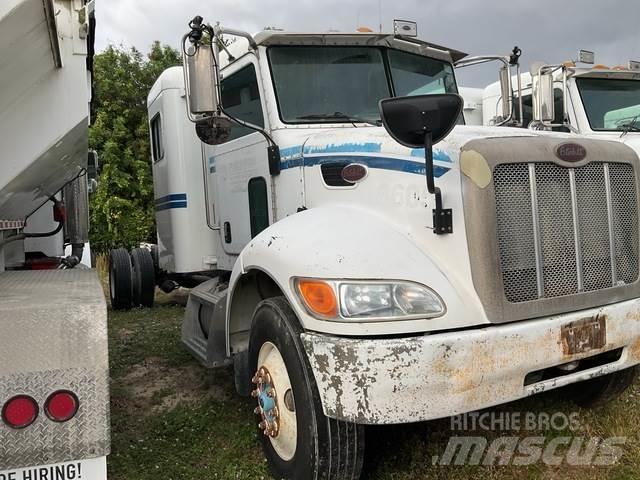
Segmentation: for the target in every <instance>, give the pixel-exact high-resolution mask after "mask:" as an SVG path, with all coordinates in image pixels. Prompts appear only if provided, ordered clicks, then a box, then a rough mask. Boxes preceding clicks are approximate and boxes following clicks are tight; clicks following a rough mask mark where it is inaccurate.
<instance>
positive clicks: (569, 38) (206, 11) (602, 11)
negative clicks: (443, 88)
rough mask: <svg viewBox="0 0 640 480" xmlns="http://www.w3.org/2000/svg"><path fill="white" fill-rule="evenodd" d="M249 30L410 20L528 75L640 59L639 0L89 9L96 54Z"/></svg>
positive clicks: (141, 1)
mask: <svg viewBox="0 0 640 480" xmlns="http://www.w3.org/2000/svg"><path fill="white" fill-rule="evenodd" d="M195 15H202V16H203V17H204V18H205V19H206V20H207V21H209V22H215V21H220V22H221V23H222V24H223V25H226V26H229V27H233V28H238V29H243V30H247V31H249V32H257V31H259V30H261V29H262V28H264V27H266V26H272V27H279V28H284V29H286V30H290V31H327V30H331V29H335V30H342V31H353V30H355V28H356V27H358V26H361V25H367V26H369V27H371V28H374V29H377V28H378V25H379V23H380V20H382V24H383V26H384V29H385V30H387V31H389V30H391V27H392V22H393V19H394V18H404V19H410V20H414V21H416V22H418V31H419V36H420V38H421V39H424V40H427V41H431V42H434V43H439V44H442V45H446V46H449V47H452V48H456V49H458V50H462V51H464V52H468V53H470V54H474V55H476V54H492V53H499V54H507V53H509V52H510V51H511V49H512V48H513V46H514V45H518V46H519V47H520V48H521V49H522V51H523V56H522V62H521V63H522V67H523V69H524V70H525V71H526V70H528V69H529V65H530V63H532V62H533V61H547V62H560V61H564V60H567V59H571V58H575V57H576V54H577V51H578V50H579V49H580V48H586V49H590V50H593V51H595V52H596V61H597V62H598V63H605V64H609V65H618V64H626V62H627V60H629V59H639V60H640V27H639V26H638V19H639V18H640V2H638V1H635V0H631V1H630V0H608V1H606V2H601V1H597V0H556V1H553V2H552V1H550V0H539V1H536V2H531V1H530V0H510V1H509V2H505V1H504V0H484V1H478V0H430V1H428V2H427V1H425V0H404V1H398V0H396V1H391V0H350V1H344V0H342V1H339V0H323V1H318V0H316V1H312V0H297V1H295V2H290V1H288V0H263V1H261V2H253V1H249V0H216V1H215V2H214V1H211V0H210V1H206V2H203V1H202V0H182V1H179V2H178V1H175V0H135V1H132V0H104V1H100V2H99V3H98V4H97V17H98V22H99V23H98V33H97V37H98V38H97V47H98V49H99V50H101V49H103V48H105V46H106V45H107V44H109V43H115V44H123V45H125V46H135V47H137V48H138V49H140V50H143V51H146V50H147V49H148V47H149V46H150V45H151V43H152V42H153V41H154V40H160V41H161V42H163V43H166V44H169V45H172V46H174V47H178V45H179V43H180V38H181V37H182V35H183V34H184V33H185V32H186V31H187V23H188V21H189V19H191V18H192V17H194V16H195ZM459 78H460V79H462V83H466V84H469V85H471V84H473V83H478V84H486V83H487V82H489V81H492V80H494V79H496V78H497V65H489V66H485V67H479V68H472V69H471V70H469V69H466V71H461V72H460V74H459Z"/></svg>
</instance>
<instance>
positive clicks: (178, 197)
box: [156, 193, 187, 205]
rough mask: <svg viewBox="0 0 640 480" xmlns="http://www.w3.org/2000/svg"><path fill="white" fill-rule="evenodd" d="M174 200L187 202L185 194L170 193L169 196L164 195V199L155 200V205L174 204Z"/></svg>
mask: <svg viewBox="0 0 640 480" xmlns="http://www.w3.org/2000/svg"><path fill="white" fill-rule="evenodd" d="M176 200H184V201H185V202H186V201H187V194H186V193H172V194H170V195H166V196H164V197H160V198H156V205H160V204H161V203H167V202H174V201H176Z"/></svg>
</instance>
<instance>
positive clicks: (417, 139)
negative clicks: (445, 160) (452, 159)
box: [380, 93, 463, 235]
mask: <svg viewBox="0 0 640 480" xmlns="http://www.w3.org/2000/svg"><path fill="white" fill-rule="evenodd" d="M462 105H463V102H462V97H461V96H460V95H456V94H454V93H442V94H437V95H417V96H414V97H398V98H387V99H384V100H380V116H381V118H382V123H383V125H384V128H385V129H386V130H387V132H389V135H391V137H392V138H393V139H394V140H395V141H397V142H398V143H400V144H401V145H404V146H405V147H409V148H419V147H424V155H425V176H426V178H427V190H428V191H429V193H431V194H433V195H435V200H436V208H434V209H433V233H435V234H436V235H442V234H445V233H453V212H452V210H451V209H450V208H442V193H441V192H440V189H439V188H438V187H436V186H435V181H434V175H433V145H434V144H436V143H438V142H439V141H440V140H442V139H443V138H445V137H446V136H447V135H448V134H449V132H451V130H452V129H453V127H454V126H455V124H456V121H457V120H458V117H459V116H460V113H461V112H462Z"/></svg>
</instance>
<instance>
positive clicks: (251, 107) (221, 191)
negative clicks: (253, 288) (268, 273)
mask: <svg viewBox="0 0 640 480" xmlns="http://www.w3.org/2000/svg"><path fill="white" fill-rule="evenodd" d="M259 74H260V70H259V65H258V63H257V61H256V59H255V56H254V55H247V56H246V57H244V58H242V59H240V60H238V61H237V62H236V63H234V64H233V65H231V66H229V67H228V68H226V69H225V70H223V78H222V81H221V86H222V105H223V107H224V109H225V111H226V112H227V113H228V114H230V115H233V116H234V117H236V118H238V119H240V120H243V121H246V122H248V123H251V124H253V125H256V126H260V127H266V119H265V115H264V108H263V100H262V92H261V90H260V85H261V84H262V82H260V81H258V80H259V77H258V76H259ZM208 162H209V174H210V175H211V176H212V179H213V182H214V183H215V195H216V200H217V202H216V203H217V205H216V207H215V211H216V216H217V217H218V218H217V220H218V222H217V223H218V225H219V227H220V236H221V244H222V247H223V249H224V251H225V252H226V253H227V254H229V255H237V254H239V253H240V252H241V251H242V249H243V248H244V246H245V245H246V244H247V243H249V241H250V240H251V238H253V237H254V236H256V235H257V234H258V233H260V232H261V231H262V230H264V229H265V228H266V227H267V226H269V224H270V222H271V221H272V219H271V218H270V217H271V205H270V202H271V200H270V199H271V182H270V176H269V162H268V157H267V142H266V140H265V138H264V136H263V135H262V134H261V133H260V132H257V131H255V130H252V129H250V128H247V127H243V126H240V125H235V124H234V126H233V127H232V128H231V134H230V136H229V140H228V141H227V142H225V143H222V144H220V145H217V146H215V147H213V148H212V149H211V150H210V154H209V159H208Z"/></svg>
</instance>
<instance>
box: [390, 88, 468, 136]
mask: <svg viewBox="0 0 640 480" xmlns="http://www.w3.org/2000/svg"><path fill="white" fill-rule="evenodd" d="M462 105H463V102H462V97H461V96H460V95H457V94H455V93H442V94H435V95H417V96H413V97H397V98H386V99H384V100H380V115H381V118H382V123H383V125H384V128H385V129H386V130H387V132H389V135H391V136H392V137H393V139H394V140H396V141H397V142H398V143H400V144H402V145H404V146H406V147H411V148H419V147H424V136H425V133H427V132H431V143H432V145H435V144H436V143H438V142H439V141H440V140H442V139H443V138H445V137H446V136H447V135H448V134H449V133H450V132H451V130H452V129H453V127H454V126H455V124H456V121H457V120H458V117H459V116H460V113H461V112H462Z"/></svg>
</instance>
